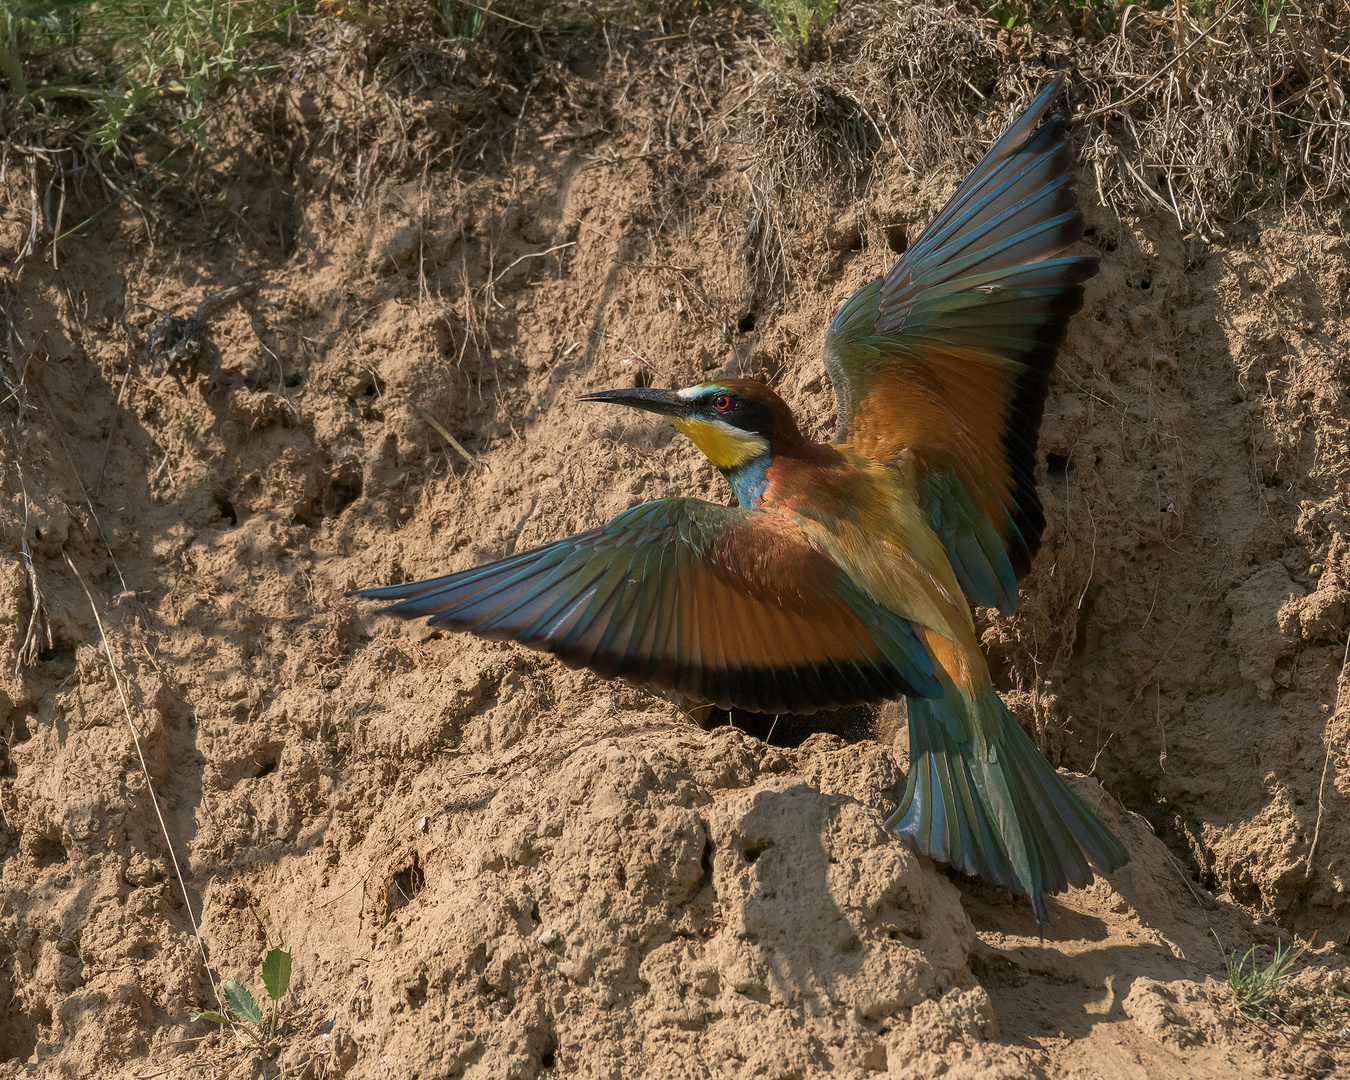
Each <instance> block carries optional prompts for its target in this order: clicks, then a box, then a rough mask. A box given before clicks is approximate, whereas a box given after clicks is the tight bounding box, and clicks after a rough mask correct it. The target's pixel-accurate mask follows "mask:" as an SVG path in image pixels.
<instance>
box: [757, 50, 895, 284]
mask: <svg viewBox="0 0 1350 1080" xmlns="http://www.w3.org/2000/svg"><path fill="white" fill-rule="evenodd" d="M881 138H882V135H881V129H880V128H879V127H878V126H877V122H876V121H875V120H874V119H873V118H872V116H871V115H870V114H869V113H868V111H867V109H866V107H865V106H864V105H863V103H862V102H861V101H860V100H859V99H858V97H857V96H855V94H854V93H853V92H852V91H850V90H849V89H847V88H840V87H838V86H835V85H833V84H832V83H830V82H828V81H826V80H825V79H822V78H819V77H816V76H809V75H808V76H802V75H796V74H789V73H775V74H773V75H771V76H769V80H768V85H767V86H765V87H764V88H763V89H762V90H760V92H759V93H758V94H757V95H755V98H754V100H753V101H752V103H751V105H750V107H749V108H748V110H747V112H746V115H745V118H744V120H743V122H742V125H741V143H742V146H743V147H744V151H745V156H746V158H747V160H748V165H747V166H746V169H745V175H746V180H747V181H748V183H749V185H750V202H751V206H752V211H751V215H750V223H749V224H748V225H747V227H746V231H745V239H744V240H743V241H742V247H741V253H742V255H743V256H744V257H745V258H746V259H747V260H748V261H749V263H750V264H751V266H752V267H753V268H754V269H755V271H756V273H757V274H759V275H761V276H762V277H763V278H764V279H765V280H766V281H767V282H770V283H772V282H773V281H775V280H777V279H778V278H779V276H780V275H782V274H784V273H785V272H786V271H787V268H788V265H789V262H788V254H787V249H786V246H785V241H784V237H785V235H786V230H787V229H788V228H789V227H790V225H791V224H792V223H795V222H797V221H799V220H801V218H802V217H803V215H804V214H805V213H806V212H807V210H808V208H809V207H811V206H812V205H813V204H815V203H818V202H819V201H821V200H826V199H828V200H831V201H832V200H833V199H835V198H838V197H839V196H840V195H846V196H847V197H849V198H854V199H856V198H857V197H858V196H859V194H860V192H861V188H862V186H863V182H864V180H865V178H866V175H867V169H868V166H869V165H870V163H871V161H872V159H873V157H875V156H876V153H877V150H878V149H879V148H880V146H881Z"/></svg>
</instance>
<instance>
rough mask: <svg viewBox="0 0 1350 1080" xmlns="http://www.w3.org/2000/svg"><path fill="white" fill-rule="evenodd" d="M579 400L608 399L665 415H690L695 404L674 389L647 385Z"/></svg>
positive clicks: (618, 403) (616, 403) (604, 391)
mask: <svg viewBox="0 0 1350 1080" xmlns="http://www.w3.org/2000/svg"><path fill="white" fill-rule="evenodd" d="M577 400H578V401H608V402H611V403H613V404H615V405H627V406H629V407H630V408H633V409H645V410H646V411H647V412H654V413H661V414H662V415H663V416H688V415H689V414H690V413H692V412H693V411H694V406H693V405H692V404H691V403H690V402H688V401H685V400H684V398H682V397H680V396H679V394H677V393H676V392H675V391H674V390H654V389H651V388H649V387H645V386H634V387H629V388H628V389H625V390H601V391H600V392H599V393H598V394H582V395H581V397H580V398H578V399H577Z"/></svg>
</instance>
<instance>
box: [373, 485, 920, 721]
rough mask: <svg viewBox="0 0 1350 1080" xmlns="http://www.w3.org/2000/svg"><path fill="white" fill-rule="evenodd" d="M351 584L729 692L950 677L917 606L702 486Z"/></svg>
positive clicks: (784, 526) (784, 701)
mask: <svg viewBox="0 0 1350 1080" xmlns="http://www.w3.org/2000/svg"><path fill="white" fill-rule="evenodd" d="M354 595H356V596H364V597H371V598H374V599H379V600H395V601H397V603H395V604H393V605H392V606H391V607H388V608H385V609H384V611H385V612H387V613H388V614H390V615H399V616H402V617H403V618H409V619H411V618H417V617H419V616H423V615H427V616H430V617H431V619H430V621H431V623H432V624H434V625H441V626H447V627H449V628H451V629H454V630H467V631H469V632H470V633H474V634H477V635H478V636H480V637H485V638H492V639H495V640H499V641H503V640H507V641H518V642H520V644H522V645H528V646H529V647H530V648H533V649H539V650H542V651H544V652H550V653H553V654H555V655H556V656H557V657H558V658H559V659H560V660H562V661H563V663H565V664H567V665H568V666H569V667H587V668H590V669H591V670H593V671H595V672H597V673H598V674H600V675H603V676H605V677H606V678H614V677H616V676H619V677H622V678H624V679H627V680H628V681H629V682H632V683H636V684H638V685H642V686H653V687H657V688H660V689H666V690H678V691H680V692H681V693H682V694H684V695H686V696H687V697H691V698H695V699H697V700H700V701H711V702H714V703H715V704H717V705H719V706H721V707H723V708H729V707H731V706H733V705H734V706H737V707H739V708H742V709H748V710H751V711H755V712H793V713H808V712H814V711H816V710H817V709H832V708H840V707H843V706H845V705H854V704H859V703H862V702H867V701H879V700H881V699H883V698H891V697H897V696H899V695H902V694H909V695H918V696H929V695H932V694H941V692H942V687H941V685H940V684H939V683H938V681H937V680H936V679H935V678H934V674H933V661H932V659H931V657H930V656H929V654H928V652H927V650H926V649H925V648H924V646H923V645H922V644H920V642H919V640H918V639H917V638H916V637H915V634H914V631H913V630H912V629H911V628H910V624H909V622H908V621H907V620H905V619H904V618H902V617H900V616H899V615H896V614H895V613H894V612H892V611H890V610H889V609H887V608H884V607H881V606H879V605H877V604H875V603H873V602H872V601H871V600H869V599H868V598H867V596H866V595H865V594H864V593H863V592H862V591H861V590H860V589H858V587H857V586H856V585H854V584H853V583H852V581H851V580H850V579H849V578H848V577H847V575H845V574H844V573H843V572H842V571H841V570H840V569H839V568H838V567H837V566H836V565H835V564H834V563H833V562H831V561H830V560H829V559H828V558H827V557H826V556H824V555H822V554H821V553H820V552H818V551H817V550H816V549H815V548H814V547H813V546H812V545H811V544H810V543H809V542H808V541H807V539H806V536H805V534H804V533H803V532H802V531H801V530H800V529H799V528H797V527H796V526H795V525H793V524H792V523H791V522H789V521H788V520H787V519H785V518H782V517H779V516H778V515H775V514H769V513H765V512H763V511H758V510H743V509H740V508H733V507H725V506H716V505H714V504H712V503H708V502H703V501H702V500H699V499H662V500H659V501H656V502H649V503H644V504H643V505H641V506H637V507H634V508H633V509H632V510H628V511H626V512H625V513H622V514H620V515H619V516H618V517H616V518H614V519H613V520H612V521H611V522H610V523H609V524H608V525H606V526H605V527H604V528H602V529H594V530H591V531H590V532H584V533H579V534H578V535H576V536H569V537H567V538H566V539H565V540H558V541H556V542H555V543H552V544H547V545H545V546H544V547H540V548H535V549H533V550H532V551H526V552H523V553H521V554H519V555H513V556H511V557H510V558H506V559H502V560H501V561H500V562H494V563H488V564H487V565H485V566H479V567H476V568H475V569H472V570H464V571H461V572H460V573H457V574H450V575H448V576H447V577H439V578H431V579H429V580H427V581H416V582H411V583H409V584H405V585H389V586H386V587H384V588H376V589H360V590H358V591H356V593H355V594H354Z"/></svg>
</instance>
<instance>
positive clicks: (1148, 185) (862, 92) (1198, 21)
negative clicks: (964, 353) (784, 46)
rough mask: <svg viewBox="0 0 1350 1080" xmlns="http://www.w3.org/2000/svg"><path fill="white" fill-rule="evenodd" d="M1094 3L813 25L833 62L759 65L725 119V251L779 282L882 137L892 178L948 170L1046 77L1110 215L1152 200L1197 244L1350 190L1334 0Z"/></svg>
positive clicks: (909, 10) (1348, 51)
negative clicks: (1059, 86)
mask: <svg viewBox="0 0 1350 1080" xmlns="http://www.w3.org/2000/svg"><path fill="white" fill-rule="evenodd" d="M1099 14H1101V13H1100V12H1097V11H1095V10H1093V11H1090V12H1088V15H1091V16H1092V18H1091V20H1088V15H1084V16H1082V17H1081V18H1082V20H1084V23H1085V25H1084V27H1083V28H1082V32H1083V33H1084V35H1085V36H1084V37H1073V36H1071V35H1068V34H1063V33H1061V32H1060V30H1061V29H1063V27H1059V26H1056V27H1054V28H1053V30H1052V29H1051V28H1047V30H1046V32H1040V31H1037V30H1035V29H1033V28H1032V27H1031V26H1029V25H1022V26H1019V27H1017V28H1015V29H1013V30H1011V31H1010V30H1008V29H1003V28H1000V27H999V26H998V24H997V23H995V22H994V21H992V20H990V19H987V18H982V17H979V16H976V15H971V14H962V13H961V12H960V11H959V10H958V9H951V8H936V7H925V6H911V5H909V4H898V5H896V6H894V7H890V6H886V7H864V6H858V7H855V8H853V9H851V11H850V12H849V13H848V15H847V16H846V17H845V18H843V19H842V20H840V21H839V24H838V25H837V26H836V27H835V28H834V29H833V31H832V39H833V40H834V41H835V42H837V43H838V44H839V45H840V49H839V52H840V54H841V55H844V56H846V57H847V59H846V60H844V61H842V62H840V63H838V64H835V65H832V66H825V65H822V66H818V67H817V68H816V69H814V70H813V72H812V74H811V75H810V76H801V75H794V74H784V73H775V74H772V75H770V76H768V77H767V80H768V83H767V85H766V86H765V87H764V88H763V89H762V90H761V91H760V92H759V93H758V94H756V95H755V98H754V101H753V105H752V107H751V108H748V109H747V110H746V111H745V112H744V113H743V114H742V116H741V120H740V131H741V142H742V149H743V153H744V156H745V158H746V161H747V164H746V166H745V171H746V176H747V180H748V181H749V185H750V202H751V211H750V224H749V227H748V229H747V234H746V244H745V246H744V248H743V254H744V255H745V256H746V257H747V258H748V260H749V262H750V263H751V265H752V267H753V268H754V269H755V270H756V272H757V274H758V276H759V277H760V278H761V280H762V281H764V282H765V283H766V284H767V283H769V282H772V281H775V280H778V279H780V278H785V277H787V276H790V275H789V274H788V269H789V267H790V264H791V261H792V260H790V259H789V258H788V252H789V249H790V244H789V240H788V238H789V237H790V235H791V233H792V231H793V230H794V229H795V228H797V227H799V226H801V225H802V224H804V221H805V218H806V216H807V211H808V210H809V209H810V208H812V207H815V206H818V205H819V204H821V203H822V202H825V201H826V200H838V198H839V197H840V196H841V195H846V196H847V197H848V198H850V199H856V198H858V197H859V196H860V194H861V193H860V192H859V188H860V186H864V182H865V180H866V179H867V176H868V167H869V165H870V164H872V163H873V162H872V159H873V156H874V155H875V154H876V153H877V152H878V150H880V149H881V148H882V147H883V146H885V145H889V146H890V147H891V148H892V150H893V151H894V154H895V157H896V159H897V160H898V163H899V164H900V165H901V166H902V167H904V168H907V169H909V170H911V171H915V172H928V171H932V170H933V169H937V168H943V167H950V168H953V169H956V170H958V171H959V170H961V169H962V168H963V167H965V166H968V165H969V164H971V163H973V162H974V161H975V159H976V158H978V156H979V154H980V153H981V152H982V151H983V149H984V147H985V146H987V145H988V143H989V141H990V140H992V139H993V137H994V136H995V135H996V134H997V132H998V130H999V129H1000V128H1001V127H1002V126H1003V124H1004V123H1006V122H1007V120H1009V119H1011V117H1012V116H1013V115H1014V114H1015V112H1016V111H1017V109H1019V108H1020V107H1021V106H1022V105H1024V104H1025V103H1026V101H1027V100H1028V99H1029V98H1030V97H1031V96H1032V95H1033V94H1034V93H1035V92H1036V90H1037V89H1039V88H1040V87H1041V86H1043V85H1044V84H1045V82H1046V80H1047V79H1048V78H1050V77H1051V76H1052V75H1053V74H1055V73H1056V72H1058V71H1066V70H1067V71H1070V72H1072V73H1073V76H1072V77H1071V84H1070V91H1069V98H1070V106H1071V107H1073V108H1074V109H1075V111H1076V114H1077V116H1078V118H1079V121H1080V124H1079V128H1078V132H1079V134H1078V136H1077V137H1078V139H1079V140H1080V141H1081V143H1082V144H1083V151H1082V153H1083V158H1084V160H1085V162H1086V163H1087V164H1088V165H1090V166H1091V168H1092V173H1093V177H1094V179H1095V182H1096V187H1097V190H1098V194H1099V196H1100V198H1101V200H1102V202H1103V203H1104V204H1107V205H1109V206H1111V207H1113V208H1114V209H1115V210H1116V212H1117V213H1121V212H1125V211H1128V212H1142V211H1145V210H1147V209H1150V208H1152V209H1160V210H1163V211H1165V212H1166V213H1167V214H1168V215H1169V216H1171V217H1173V218H1175V220H1176V222H1177V224H1178V227H1179V228H1180V229H1181V230H1182V233H1183V234H1184V235H1186V236H1187V237H1188V238H1189V239H1190V240H1191V241H1192V243H1193V244H1195V245H1200V244H1203V243H1207V242H1208V241H1210V240H1211V239H1213V238H1216V237H1219V236H1222V235H1223V229H1222V225H1221V223H1223V222H1225V221H1232V220H1235V219H1237V218H1240V217H1242V216H1244V215H1245V214H1248V213H1250V212H1252V211H1253V210H1255V209H1259V208H1260V207H1261V206H1263V205H1266V204H1268V203H1271V202H1279V203H1289V202H1292V201H1304V202H1307V203H1309V204H1313V205H1314V206H1315V205H1317V204H1321V203H1324V202H1327V201H1328V200H1333V199H1337V198H1343V197H1344V196H1346V195H1347V194H1350V101H1348V100H1347V98H1348V97H1350V90H1347V86H1350V2H1347V0H1322V2H1320V3H1318V2H1316V0H1313V2H1312V3H1304V4H1300V3H1297V2H1290V0H1286V2H1284V3H1283V4H1282V5H1279V6H1275V5H1272V4H1269V3H1266V4H1262V3H1261V2H1259V0H1226V2H1224V0H1221V2H1220V4H1219V6H1218V7H1217V8H1216V9H1215V10H1214V12H1213V13H1212V14H1210V15H1209V16H1201V15H1198V14H1195V13H1193V11H1192V10H1191V8H1190V7H1189V6H1188V5H1184V4H1177V5H1175V6H1173V5H1168V7H1167V8H1166V10H1161V11H1147V10H1142V9H1141V8H1140V7H1139V6H1137V5H1129V7H1128V8H1127V9H1125V10H1124V13H1123V15H1122V16H1121V17H1120V20H1119V22H1118V24H1117V25H1115V26H1114V27H1113V28H1111V29H1110V31H1109V32H1104V31H1102V30H1101V28H1100V26H1099V24H1097V22H1096V16H1097V15H1099ZM1089 21H1090V23H1091V25H1088V22H1089ZM1094 27H1095V28H1096V30H1095V37H1096V40H1095V41H1094V40H1092V38H1093V37H1094V32H1093V28H1094ZM858 42H860V43H861V44H856V45H854V47H853V49H852V51H851V52H850V51H849V45H850V43H858Z"/></svg>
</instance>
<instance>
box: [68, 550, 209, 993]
mask: <svg viewBox="0 0 1350 1080" xmlns="http://www.w3.org/2000/svg"><path fill="white" fill-rule="evenodd" d="M61 554H62V556H63V557H64V558H65V560H66V565H67V566H69V567H70V572H71V573H72V574H74V575H75V580H76V581H78V582H79V583H80V588H81V589H83V590H84V595H85V597H86V599H88V601H89V610H90V611H92V612H93V613H94V622H95V623H96V624H97V625H98V633H99V637H100V638H101V639H102V640H103V651H104V653H105V654H106V655H107V657H108V667H109V669H111V671H112V677H113V683H114V684H115V685H116V687H117V696H118V697H119V698H120V699H121V701H122V713H123V715H124V716H125V717H126V721H127V729H128V730H129V731H130V732H131V741H132V742H133V743H134V744H135V745H136V756H137V757H138V758H140V762H141V774H142V775H143V776H144V777H145V789H146V791H147V792H148V793H149V795H150V805H151V806H153V807H154V808H155V817H156V818H157V819H158V820H159V828H160V832H162V833H163V834H164V843H165V845H166V846H167V847H168V849H169V859H170V861H171V862H172V863H173V872H174V874H175V875H176V876H177V878H178V888H179V890H180V891H181V892H182V894H183V906H184V907H186V908H187V914H188V921H189V922H190V923H192V933H193V934H194V935H195V936H196V938H197V948H198V949H199V950H200V951H201V954H202V966H203V968H205V970H206V977H207V979H208V980H209V981H210V983H211V993H212V994H213V995H215V998H216V1000H217V1002H220V1001H221V998H220V991H219V990H218V989H217V988H216V977H215V976H214V975H213V974H212V973H211V961H210V960H209V958H208V957H207V955H206V943H205V942H204V941H202V932H201V928H200V927H199V926H198V925H197V916H196V914H195V913H194V912H193V910H192V898H191V897H190V896H189V895H188V891H187V882H186V881H185V880H184V879H183V869H182V867H181V866H179V865H178V854H177V852H175V851H174V846H173V840H172V839H171V838H170V837H169V826H168V825H167V824H166V823H165V821H164V814H163V812H162V811H161V810H160V808H159V797H158V796H157V795H156V794H155V785H154V782H153V781H152V780H151V779H150V766H148V765H147V764H146V763H145V751H144V750H143V749H142V748H141V735H140V732H139V731H137V730H136V723H135V721H134V720H132V718H131V706H130V704H128V702H127V693H126V690H125V689H124V688H123V686H122V676H121V675H120V674H119V672H118V670H117V659H116V658H115V657H114V656H113V651H112V645H111V643H110V642H109V641H108V632H107V631H106V630H104V629H103V620H102V619H101V618H100V617H99V613H98V605H97V604H95V603H94V596H93V593H91V592H90V591H89V586H88V585H86V584H85V583H84V578H83V577H81V576H80V572H79V570H77V569H76V568H75V564H74V563H73V562H71V561H70V556H69V555H66V553H65V552H64V551H63V552H62V553H61Z"/></svg>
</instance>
